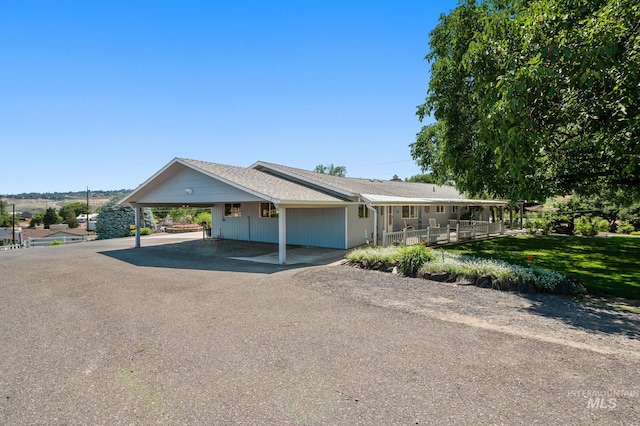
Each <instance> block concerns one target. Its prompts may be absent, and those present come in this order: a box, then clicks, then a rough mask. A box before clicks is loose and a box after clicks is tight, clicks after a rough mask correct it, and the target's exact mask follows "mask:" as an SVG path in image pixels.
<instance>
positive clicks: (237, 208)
mask: <svg viewBox="0 0 640 426" xmlns="http://www.w3.org/2000/svg"><path fill="white" fill-rule="evenodd" d="M224 217H242V204H240V203H232V204H225V205H224Z"/></svg>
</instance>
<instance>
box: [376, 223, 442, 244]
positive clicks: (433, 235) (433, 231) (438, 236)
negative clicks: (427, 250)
mask: <svg viewBox="0 0 640 426" xmlns="http://www.w3.org/2000/svg"><path fill="white" fill-rule="evenodd" d="M450 241H451V231H450V229H449V227H448V226H447V227H446V228H435V227H428V228H425V229H403V230H402V231H396V232H387V231H383V232H382V246H383V247H388V246H391V245H400V244H401V245H405V246H410V245H414V244H425V245H433V244H438V243H439V242H447V243H448V242H450Z"/></svg>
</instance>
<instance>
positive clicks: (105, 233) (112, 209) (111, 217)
mask: <svg viewBox="0 0 640 426" xmlns="http://www.w3.org/2000/svg"><path fill="white" fill-rule="evenodd" d="M134 224H135V212H134V210H133V208H132V207H130V206H121V205H118V199H117V198H114V199H111V200H109V201H108V202H107V203H105V204H104V205H103V206H102V207H101V208H100V212H99V213H98V221H97V222H96V235H97V236H98V239H100V240H105V239H110V238H121V237H126V236H128V235H129V231H130V229H129V226H130V225H134ZM140 226H141V227H142V228H151V229H155V220H154V218H153V213H152V212H151V209H149V208H145V209H143V217H142V223H141V224H140Z"/></svg>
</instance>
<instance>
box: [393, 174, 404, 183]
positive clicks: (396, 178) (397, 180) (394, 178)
mask: <svg viewBox="0 0 640 426" xmlns="http://www.w3.org/2000/svg"><path fill="white" fill-rule="evenodd" d="M391 180H392V181H394V182H399V181H400V182H401V181H402V179H400V178H399V177H398V175H393V177H392V178H391Z"/></svg>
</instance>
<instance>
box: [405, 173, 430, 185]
mask: <svg viewBox="0 0 640 426" xmlns="http://www.w3.org/2000/svg"><path fill="white" fill-rule="evenodd" d="M405 181H406V182H421V183H436V181H435V179H434V178H433V176H431V174H430V173H424V174H421V175H413V176H411V177H410V178H407V179H405Z"/></svg>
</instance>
